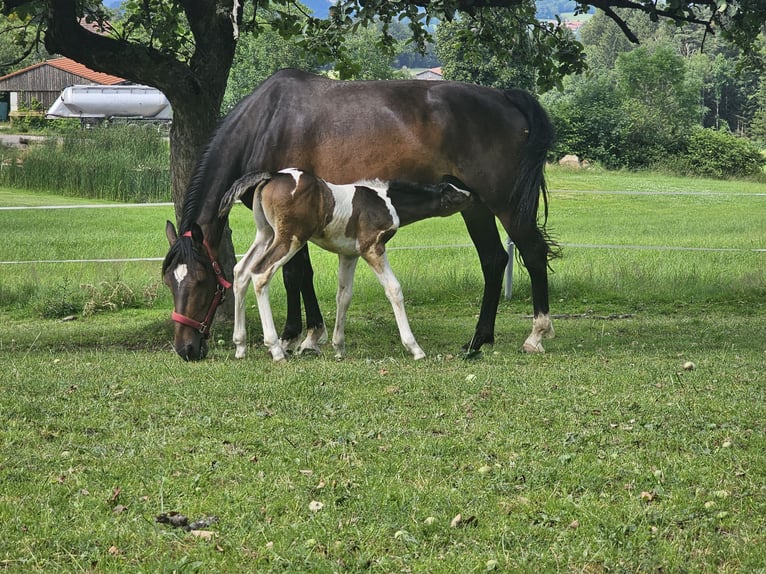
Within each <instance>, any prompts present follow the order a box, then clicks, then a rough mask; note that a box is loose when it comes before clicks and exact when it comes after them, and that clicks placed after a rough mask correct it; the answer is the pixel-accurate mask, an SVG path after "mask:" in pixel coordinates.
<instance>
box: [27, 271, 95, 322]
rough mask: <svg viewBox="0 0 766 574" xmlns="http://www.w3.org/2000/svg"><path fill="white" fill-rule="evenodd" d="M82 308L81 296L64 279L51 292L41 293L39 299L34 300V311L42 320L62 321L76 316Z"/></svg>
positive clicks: (67, 280)
mask: <svg viewBox="0 0 766 574" xmlns="http://www.w3.org/2000/svg"><path fill="white" fill-rule="evenodd" d="M82 308H83V296H82V294H81V293H79V292H77V290H76V289H74V288H72V287H71V285H70V280H69V279H68V277H64V278H63V279H62V280H61V281H60V282H59V283H57V284H56V285H55V286H54V287H53V289H52V290H50V291H47V290H44V291H43V295H42V297H41V298H39V299H37V300H35V302H34V310H35V313H36V314H37V315H39V316H40V317H42V318H43V319H63V318H64V317H68V316H71V315H77V314H78V313H80V311H82Z"/></svg>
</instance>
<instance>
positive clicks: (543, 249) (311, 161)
mask: <svg viewBox="0 0 766 574" xmlns="http://www.w3.org/2000/svg"><path fill="white" fill-rule="evenodd" d="M552 140H553V130H552V127H551V124H550V121H549V120H548V117H547V115H546V113H545V111H544V110H543V109H542V107H541V106H540V104H539V103H538V102H537V100H536V99H535V98H534V97H533V96H531V95H530V94H528V93H526V92H523V91H520V90H498V89H493V88H486V87H482V86H476V85H471V84H463V83H459V82H424V81H420V80H402V81H368V82H344V81H337V80H330V79H327V78H323V77H320V76H315V75H313V74H309V73H306V72H301V71H297V70H281V71H279V72H277V73H276V74H274V75H273V76H271V77H270V78H269V79H267V80H266V81H264V82H263V83H262V84H261V85H260V86H259V87H258V88H257V89H256V90H255V91H254V92H253V93H252V94H251V95H250V96H248V97H246V98H245V99H243V100H242V101H241V102H240V103H239V104H238V105H237V106H236V107H235V108H234V109H233V110H232V111H231V112H230V113H229V114H228V116H227V117H226V118H225V119H224V121H223V122H222V123H221V125H220V126H219V127H218V129H217V131H216V133H215V134H214V135H213V137H212V139H211V140H210V142H209V144H208V146H207V149H206V151H205V153H204V155H203V157H202V158H201V160H200V162H199V163H198V165H197V169H196V171H195V174H194V176H193V177H192V180H191V182H190V184H189V188H188V189H187V192H186V197H185V201H184V207H183V213H182V217H181V222H180V229H179V231H180V235H177V234H176V232H175V228H172V225H169V226H168V227H167V229H166V232H167V235H168V239H169V241H170V243H171V248H170V250H169V252H168V254H167V256H166V258H165V262H164V264H163V275H164V280H165V282H166V284H168V285H169V286H170V288H171V290H172V291H173V300H174V309H175V310H174V315H173V317H174V318H176V326H175V335H174V346H175V349H176V351H177V352H178V353H179V354H180V355H181V356H182V357H184V358H186V359H190V360H191V359H200V358H202V357H203V356H204V354H205V352H206V348H207V347H206V343H205V333H204V332H203V330H202V329H200V328H198V327H194V326H193V325H196V324H199V323H205V324H207V323H206V321H205V320H203V318H206V317H207V316H208V315H209V314H210V310H211V309H214V307H215V305H214V302H215V301H216V299H215V297H216V293H217V292H220V290H221V285H222V283H221V282H220V281H219V279H218V278H219V277H220V276H219V275H217V274H216V271H215V266H214V265H213V263H212V262H213V261H215V259H216V257H217V253H218V246H219V244H220V241H221V236H222V233H223V230H224V227H225V223H226V221H225V218H221V217H220V216H219V213H218V206H219V203H220V200H221V198H222V197H223V195H224V194H225V193H226V191H227V190H228V189H229V188H230V187H231V185H232V184H233V183H234V182H235V181H236V180H238V179H239V178H240V177H242V176H243V175H244V174H247V173H261V172H268V173H275V172H278V171H279V170H281V169H285V168H288V167H293V166H294V167H297V168H299V169H301V170H305V171H306V172H308V173H312V174H315V175H316V176H317V177H321V178H322V179H324V180H326V181H332V182H334V183H336V184H346V183H351V182H354V181H361V180H365V179H380V180H382V181H391V180H399V181H410V182H415V183H419V184H437V183H439V182H440V181H442V179H443V177H444V176H450V177H453V178H455V179H456V180H459V181H461V182H463V184H464V185H465V186H466V188H467V189H470V190H471V192H472V193H473V194H474V195H475V197H476V201H475V202H474V203H473V205H472V206H471V207H470V208H468V209H466V210H464V211H462V212H461V215H462V217H463V219H464V221H465V224H466V227H467V229H468V233H469V235H470V237H471V240H472V241H473V243H474V245H475V246H476V250H477V252H478V254H479V260H480V262H481V269H482V273H483V275H484V293H483V298H482V304H481V311H480V314H479V320H478V322H477V324H476V330H475V332H474V335H473V337H472V338H471V339H470V341H469V342H468V344H467V349H468V351H469V352H470V351H477V350H478V349H480V348H481V346H482V345H483V344H485V343H492V342H494V337H495V318H496V315H497V307H498V304H499V301H500V291H501V287H502V279H503V272H504V269H505V266H506V263H507V261H508V255H507V253H506V251H505V248H504V246H503V242H502V241H501V239H500V234H499V233H498V230H497V226H496V224H495V217H497V219H498V220H499V221H500V223H501V224H502V226H503V228H504V229H505V231H506V232H507V233H508V235H509V236H510V237H511V239H512V240H513V242H514V243H515V245H516V248H517V249H518V252H519V254H520V256H521V258H522V261H523V262H524V264H525V266H526V268H527V270H528V272H529V276H530V280H531V284H532V304H533V311H534V318H533V320H532V332H531V333H530V335H529V336H528V337H527V339H526V340H525V341H524V344H523V349H524V350H525V351H527V352H543V346H542V338H543V337H545V336H552V335H553V328H552V324H551V321H550V316H549V308H548V274H547V272H548V258H549V256H550V255H551V254H552V244H551V242H550V241H549V240H548V238H547V234H546V233H545V230H544V223H543V226H542V227H541V226H540V224H539V223H538V220H537V214H538V207H539V204H540V197H541V196H542V198H543V203H544V206H545V209H544V213H545V217H546V218H547V213H548V199H547V190H546V186H545V178H544V174H543V170H544V166H545V160H546V155H547V153H548V150H549V149H550V147H551V144H552ZM242 200H243V202H244V203H245V204H249V203H250V202H251V201H252V197H251V195H250V194H249V193H245V194H243V196H242ZM171 228H172V229H171ZM179 269H182V270H183V271H182V272H181V271H179ZM312 274H313V271H312V269H311V263H310V260H309V258H308V250H307V249H306V248H305V247H304V249H303V250H302V251H301V252H300V253H299V255H298V257H294V258H293V259H291V260H290V262H289V263H288V264H287V265H285V266H284V267H283V275H284V278H285V289H286V292H287V322H286V324H285V328H284V330H283V332H282V338H283V339H285V340H294V339H297V337H298V336H299V335H300V333H301V330H302V324H301V315H300V312H301V296H302V298H303V302H304V304H305V307H306V322H307V337H309V338H312V339H318V337H319V336H321V334H322V333H323V332H324V324H323V322H322V316H321V313H320V312H319V306H318V303H317V301H316V295H315V293H314V289H313V275H312ZM181 276H182V277H183V278H182V279H179V277H181ZM178 317H186V318H190V319H191V321H188V322H184V321H179V320H177V319H178ZM203 329H204V328H203Z"/></svg>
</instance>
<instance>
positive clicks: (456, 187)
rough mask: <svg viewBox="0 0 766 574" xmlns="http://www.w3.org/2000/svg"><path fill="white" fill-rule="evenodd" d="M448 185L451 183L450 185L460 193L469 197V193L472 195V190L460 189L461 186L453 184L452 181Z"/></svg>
mask: <svg viewBox="0 0 766 574" xmlns="http://www.w3.org/2000/svg"><path fill="white" fill-rule="evenodd" d="M448 185H449V186H450V187H451V188H452V189H454V190H455V191H457V192H459V193H462V194H463V195H465V196H466V197H468V196H469V195H471V192H470V191H466V190H465V189H460V188H459V187H458V186H456V185H455V184H452V183H450V184H448Z"/></svg>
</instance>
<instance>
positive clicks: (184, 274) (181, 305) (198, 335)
mask: <svg viewBox="0 0 766 574" xmlns="http://www.w3.org/2000/svg"><path fill="white" fill-rule="evenodd" d="M165 234H166V235H167V238H168V241H169V243H170V251H168V254H167V255H166V256H165V261H164V262H163V264H162V277H163V281H164V282H165V285H167V286H168V287H169V288H170V291H171V292H172V293H173V309H174V310H173V314H172V316H171V317H172V319H173V321H174V322H175V333H174V336H173V347H174V348H175V350H176V353H178V354H179V355H180V356H181V357H182V358H183V359H184V360H186V361H197V360H200V359H204V358H205V356H206V355H207V338H208V336H209V335H210V323H211V322H212V320H213V315H214V314H215V310H216V308H217V307H218V304H219V303H220V302H221V301H222V300H223V296H224V292H225V290H226V288H227V287H230V286H231V285H230V284H229V283H228V282H227V281H226V280H225V279H224V278H223V275H221V271H220V268H219V267H218V263H217V262H216V261H215V259H214V258H213V257H212V254H211V253H210V250H209V248H208V247H207V244H206V243H205V240H204V238H203V235H202V229H201V228H200V227H199V225H197V224H192V226H191V229H190V230H189V231H187V232H186V233H183V234H181V236H180V237H179V236H178V235H177V234H176V229H175V227H174V226H173V224H172V223H170V222H169V221H168V222H167V224H166V226H165Z"/></svg>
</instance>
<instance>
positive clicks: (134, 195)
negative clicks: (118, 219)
mask: <svg viewBox="0 0 766 574" xmlns="http://www.w3.org/2000/svg"><path fill="white" fill-rule="evenodd" d="M169 165H170V159H169V146H168V144H167V142H166V141H165V139H164V138H163V137H162V135H161V134H160V133H158V132H157V131H156V130H153V129H148V128H147V127H144V126H135V125H126V126H112V127H109V128H96V129H91V130H82V129H80V130H72V131H70V132H67V133H65V134H63V135H62V136H60V137H52V138H50V139H48V140H46V141H45V142H44V143H42V144H40V145H32V146H30V147H29V149H27V150H20V151H19V150H8V149H6V150H3V162H2V169H0V184H2V185H7V186H10V187H17V188H24V189H31V190H38V191H51V190H54V191H56V193H60V194H62V195H72V196H78V197H88V198H96V199H108V200H113V201H124V202H146V201H167V200H169V198H170V185H171V184H170V168H169Z"/></svg>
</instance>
